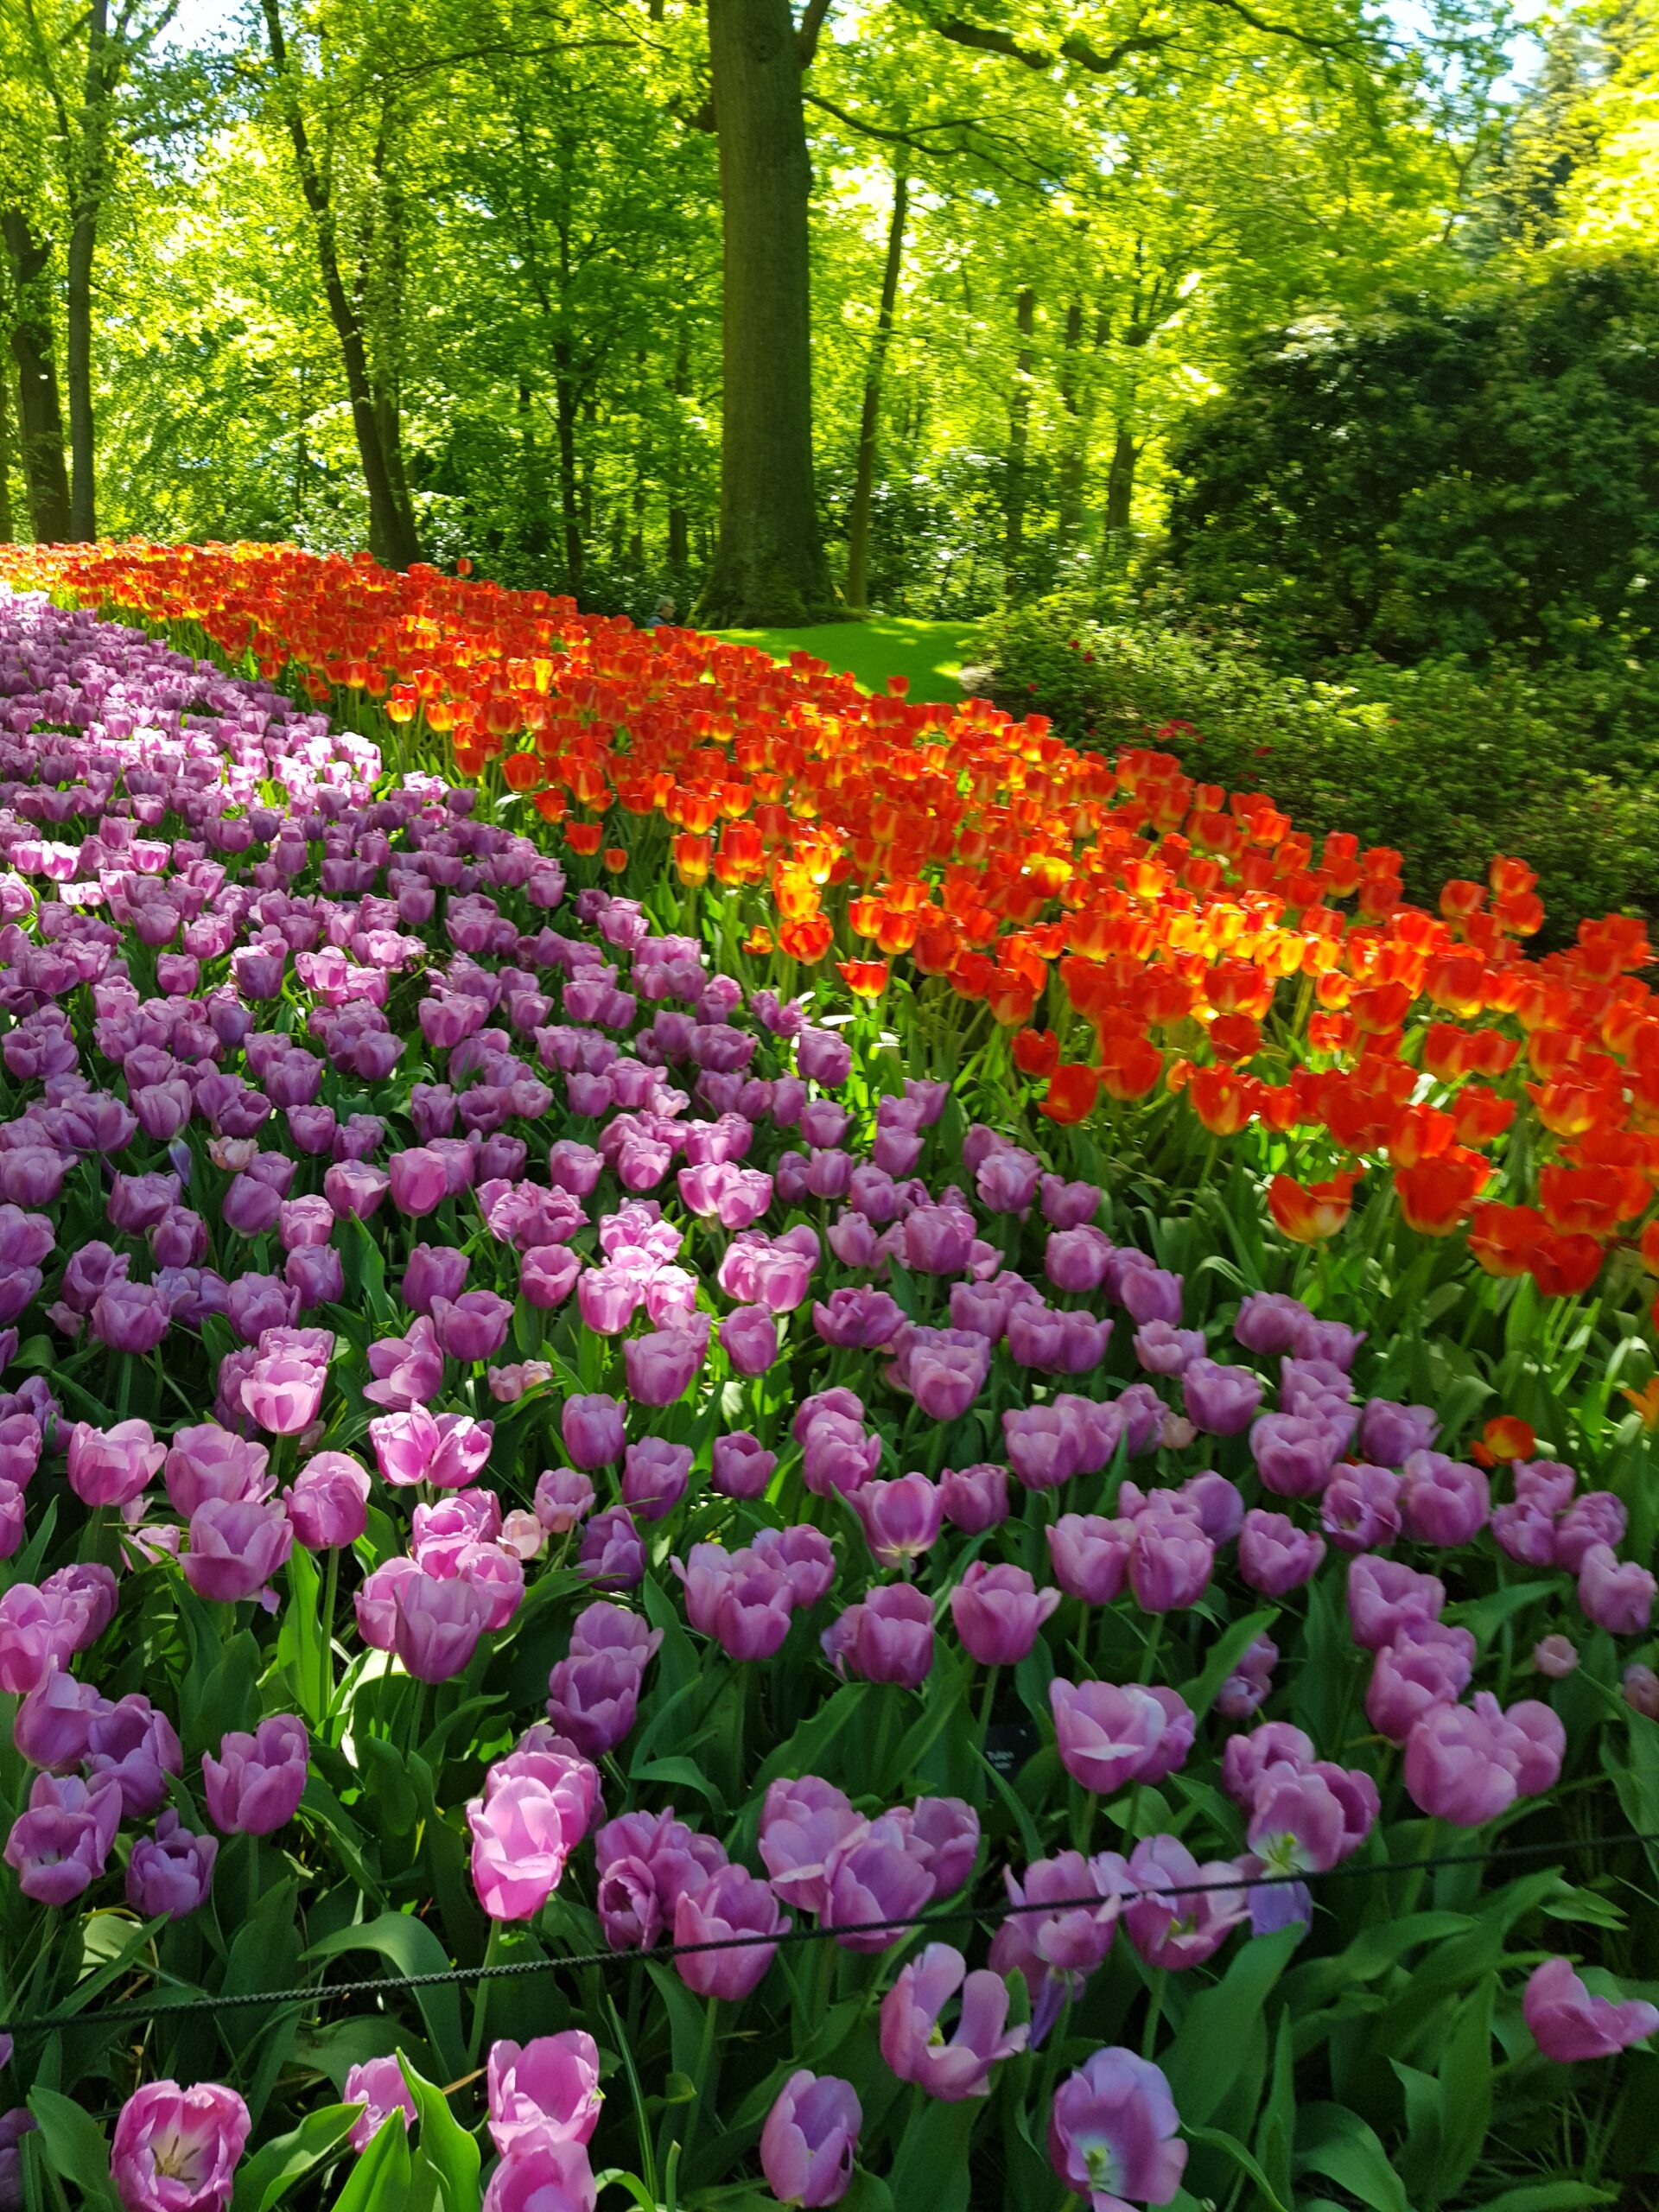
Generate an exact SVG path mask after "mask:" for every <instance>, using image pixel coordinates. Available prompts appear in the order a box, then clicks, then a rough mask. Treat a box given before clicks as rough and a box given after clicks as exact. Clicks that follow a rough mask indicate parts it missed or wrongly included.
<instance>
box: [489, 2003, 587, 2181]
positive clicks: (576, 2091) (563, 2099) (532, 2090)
mask: <svg viewBox="0 0 1659 2212" xmlns="http://www.w3.org/2000/svg"><path fill="white" fill-rule="evenodd" d="M487 2079H488V2098H489V2128H490V2137H491V2139H492V2141H493V2143H494V2145H495V2147H496V2149H497V2150H498V2151H499V2152H500V2153H501V2155H502V2157H503V2158H511V2157H512V2156H513V2155H514V2153H515V2152H518V2150H520V2149H521V2148H525V2147H528V2146H530V2145H534V2144H537V2143H545V2142H554V2143H569V2144H580V2143H586V2142H587V2141H588V2138H589V2137H590V2136H591V2135H592V2134H593V2132H594V2128H595V2127H597V2126H598V2125H599V2114H600V2107H601V2103H602V2101H603V2092H602V2091H601V2088H600V2086H599V2050H598V2046H597V2045H596V2044H594V2039H593V2037H591V2036H590V2035H588V2033H587V2032H586V2031H584V2030H583V2029H581V2028H567V2029H566V2030H565V2031H563V2033H562V2034H559V2035H551V2036H537V2037H536V2039H535V2040H534V2041H533V2042H531V2043H527V2044H517V2043H510V2042H506V2041H505V2040H504V2041H502V2042H499V2043H495V2044H491V2046H490V2056H489V2066H488V2075H487Z"/></svg>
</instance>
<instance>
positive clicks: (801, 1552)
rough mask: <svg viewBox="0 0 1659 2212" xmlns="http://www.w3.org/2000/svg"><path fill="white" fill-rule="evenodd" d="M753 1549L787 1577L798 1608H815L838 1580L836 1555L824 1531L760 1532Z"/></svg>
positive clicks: (801, 1529) (775, 1530)
mask: <svg viewBox="0 0 1659 2212" xmlns="http://www.w3.org/2000/svg"><path fill="white" fill-rule="evenodd" d="M750 1548H751V1549H752V1550H753V1551H755V1552H757V1553H758V1554H760V1557H761V1558H762V1559H763V1560H766V1562H767V1563H768V1564H769V1565H770V1566H772V1567H777V1568H778V1569H779V1572H780V1573H783V1574H785V1575H787V1576H788V1578H789V1586H790V1588H791V1591H792V1592H793V1593H794V1602H795V1604H796V1605H801V1606H809V1605H817V1602H818V1600H819V1599H820V1598H823V1597H825V1596H827V1595H828V1593H829V1586H830V1584H831V1583H832V1582H833V1581H834V1580H835V1579H836V1555H835V1553H834V1552H833V1551H832V1550H831V1549H830V1546H829V1538H828V1537H827V1536H826V1535H824V1534H823V1530H822V1529H810V1528H807V1527H804V1526H797V1527H795V1528H792V1529H756V1530H755V1533H754V1541H753V1545H752V1546H751V1547H750Z"/></svg>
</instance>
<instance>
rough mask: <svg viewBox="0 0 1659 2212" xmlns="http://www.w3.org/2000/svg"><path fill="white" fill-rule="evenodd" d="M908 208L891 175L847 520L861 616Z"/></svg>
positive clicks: (896, 176)
mask: <svg viewBox="0 0 1659 2212" xmlns="http://www.w3.org/2000/svg"><path fill="white" fill-rule="evenodd" d="M909 208H910V179H909V177H908V176H906V174H905V172H904V170H903V169H902V168H899V169H896V170H895V171H894V172H893V215H892V219H891V220H890V221H889V223H888V225H887V265H886V267H885V268H884V269H883V270H882V271H881V304H880V308H878V309H877V310H876V317H875V334H874V337H873V338H872V339H871V340H870V358H869V362H868V366H867V367H866V369H865V371H864V406H863V410H862V412H861V415H860V416H859V423H858V461H857V466H856V467H855V470H854V474H853V505H852V512H850V514H849V516H848V518H847V604H848V607H849V608H850V609H851V611H852V612H853V613H855V614H862V613H863V612H864V608H865V604H866V601H867V599H868V593H869V573H870V502H871V500H872V499H873V498H874V493H875V433H876V426H877V424H878V423H879V422H880V415H881V377H882V372H883V371H884V370H885V368H886V366H887V346H888V343H889V341H890V340H891V339H892V337H893V303H894V302H895V301H896V300H897V299H898V297H899V270H900V269H901V268H902V266H903V264H904V258H905V218H906V214H907V213H908V212H909Z"/></svg>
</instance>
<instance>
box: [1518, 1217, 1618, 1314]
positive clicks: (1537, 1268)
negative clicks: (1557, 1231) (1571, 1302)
mask: <svg viewBox="0 0 1659 2212" xmlns="http://www.w3.org/2000/svg"><path fill="white" fill-rule="evenodd" d="M1601 1262H1602V1249H1601V1246H1600V1245H1599V1243H1597V1242H1596V1240H1595V1238H1594V1237H1593V1236H1554V1235H1552V1234H1550V1233H1548V1232H1546V1234H1545V1235H1544V1236H1542V1237H1541V1239H1540V1240H1539V1243H1537V1245H1536V1246H1535V1248H1534V1250H1533V1253H1532V1256H1531V1258H1530V1260H1529V1262H1528V1265H1529V1269H1530V1271H1531V1274H1532V1279H1533V1281H1535V1283H1536V1284H1537V1286H1538V1287H1539V1289H1540V1290H1541V1291H1542V1292H1543V1294H1544V1295H1545V1297H1546V1298H1577V1297H1579V1296H1580V1295H1581V1294H1583V1293H1584V1292H1585V1291H1586V1290H1588V1289H1589V1288H1590V1287H1591V1285H1592V1283H1593V1282H1594V1281H1595V1280H1596V1277H1597V1276H1598V1275H1599V1274H1600V1273H1601Z"/></svg>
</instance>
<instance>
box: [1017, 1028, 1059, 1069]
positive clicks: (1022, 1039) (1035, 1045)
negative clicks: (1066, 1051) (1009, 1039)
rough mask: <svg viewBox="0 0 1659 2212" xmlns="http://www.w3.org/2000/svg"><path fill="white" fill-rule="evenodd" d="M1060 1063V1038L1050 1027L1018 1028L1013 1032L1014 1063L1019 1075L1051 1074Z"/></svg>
mask: <svg viewBox="0 0 1659 2212" xmlns="http://www.w3.org/2000/svg"><path fill="white" fill-rule="evenodd" d="M1059 1064H1060V1040H1059V1039H1058V1037H1056V1035H1055V1034H1054V1032H1053V1031H1052V1029H1020V1030H1017V1031H1016V1032H1015V1033H1014V1065H1015V1067H1017V1068H1018V1069H1019V1071H1020V1074H1021V1075H1029V1076H1035V1077H1042V1076H1049V1075H1052V1074H1053V1072H1054V1071H1055V1069H1056V1068H1057V1067H1058V1065H1059Z"/></svg>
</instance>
